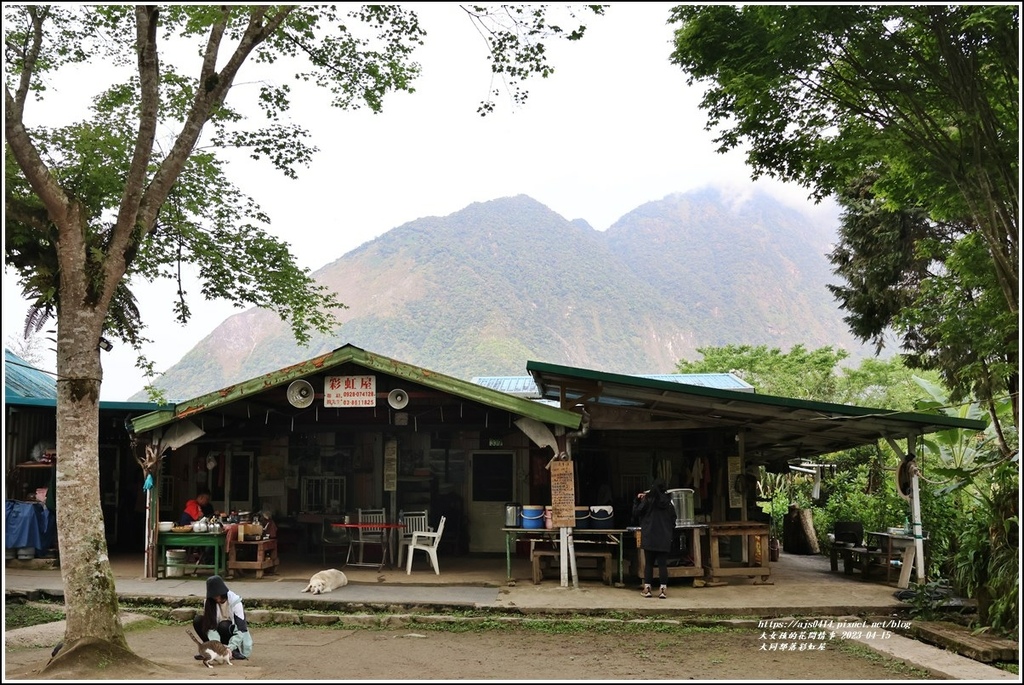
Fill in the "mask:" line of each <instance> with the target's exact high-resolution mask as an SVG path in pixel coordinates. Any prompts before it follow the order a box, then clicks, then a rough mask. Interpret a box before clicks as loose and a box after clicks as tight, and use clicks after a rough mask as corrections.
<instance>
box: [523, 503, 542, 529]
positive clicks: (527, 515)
mask: <svg viewBox="0 0 1024 685" xmlns="http://www.w3.org/2000/svg"><path fill="white" fill-rule="evenodd" d="M543 527H544V507H543V506H542V505H540V504H524V505H523V528H531V529H539V528H543Z"/></svg>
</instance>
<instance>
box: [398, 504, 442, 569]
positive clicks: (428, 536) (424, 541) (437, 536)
mask: <svg viewBox="0 0 1024 685" xmlns="http://www.w3.org/2000/svg"><path fill="white" fill-rule="evenodd" d="M444 521H445V517H444V516H442V517H441V520H440V521H439V522H438V524H437V532H426V531H417V532H415V533H413V534H412V541H411V542H410V543H409V556H408V557H407V558H406V560H405V575H409V574H411V573H412V558H413V556H414V553H415V552H416V550H418V549H421V550H423V551H424V552H426V553H427V557H428V558H429V559H430V565H431V566H433V567H434V574H435V575H441V569H440V568H438V565H437V544H438V543H439V542H440V541H441V534H442V533H444Z"/></svg>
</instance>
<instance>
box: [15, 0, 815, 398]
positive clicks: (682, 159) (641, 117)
mask: <svg viewBox="0 0 1024 685" xmlns="http://www.w3.org/2000/svg"><path fill="white" fill-rule="evenodd" d="M413 4H414V5H415V9H416V10H417V11H418V12H419V14H420V21H421V26H422V27H423V28H424V29H425V30H426V31H427V37H426V39H425V44H424V45H423V46H422V47H421V48H419V49H418V50H417V56H416V60H417V61H418V62H419V63H420V64H421V66H422V75H421V77H420V78H419V79H418V81H417V83H416V84H415V87H416V92H415V93H412V94H407V93H398V94H392V95H391V96H389V97H387V98H386V99H385V101H384V108H383V112H382V113H380V114H376V115H374V114H372V113H371V112H369V111H356V112H343V111H340V110H337V109H334V108H331V107H330V106H329V104H328V101H327V98H326V96H325V95H324V94H322V93H317V92H315V91H312V90H309V91H300V92H298V93H297V100H296V102H297V106H295V107H293V109H292V112H291V119H292V120H293V121H294V122H295V123H299V124H302V125H304V126H306V127H307V128H308V129H309V130H310V131H311V132H312V133H313V137H312V140H313V142H314V144H315V145H316V146H317V147H318V148H319V152H318V153H317V154H316V156H315V159H314V161H313V163H312V165H311V166H310V167H308V168H300V169H299V170H298V178H297V179H289V178H286V177H284V176H283V175H281V174H280V173H279V172H277V171H275V170H273V169H271V168H270V167H269V165H266V164H260V163H257V162H253V161H251V160H248V159H240V160H239V161H238V162H237V163H233V164H232V165H231V168H230V169H229V175H230V177H231V179H232V181H233V182H234V183H235V184H236V185H237V186H238V187H239V188H240V189H242V191H243V192H246V193H247V194H249V195H251V196H252V197H254V198H255V199H256V200H257V202H259V203H260V205H261V206H262V207H263V209H264V210H266V211H267V212H268V213H269V215H270V217H271V221H272V225H271V226H270V229H269V230H270V231H271V232H272V233H274V234H275V235H277V236H279V237H280V238H281V239H282V240H284V241H285V242H287V243H288V244H289V245H290V246H291V249H292V252H293V253H294V254H295V256H296V259H297V261H298V263H299V264H300V265H301V266H303V267H307V268H309V269H310V270H313V271H315V270H317V269H319V268H320V267H323V266H325V265H326V264H328V263H330V262H333V261H334V260H336V259H338V258H339V257H341V256H342V255H344V254H345V253H347V252H349V251H350V250H352V249H354V248H356V247H358V246H360V245H362V244H363V243H365V242H367V241H369V240H372V239H373V238H375V237H377V236H379V235H381V234H383V233H385V232H387V231H388V230H390V229H392V228H395V227H397V226H400V225H402V224H405V223H407V222H410V221H414V220H416V219H419V218H422V217H425V216H446V215H449V214H452V213H454V212H457V211H459V210H461V209H463V208H464V207H466V206H467V205H469V204H472V203H474V202H485V201H488V200H493V199H496V198H502V197H509V196H514V195H520V194H525V195H528V196H530V197H532V198H533V199H535V200H537V201H539V202H541V203H542V204H544V205H546V206H547V207H548V208H550V209H551V210H553V211H554V212H556V213H558V214H560V215H561V216H563V217H564V218H566V219H568V220H573V219H585V220H586V221H587V222H588V223H589V224H590V225H591V226H592V227H594V228H595V229H597V230H604V229H606V228H608V227H609V226H611V225H612V224H613V223H615V221H616V220H617V219H619V218H620V217H621V216H623V215H624V214H626V213H628V212H629V211H631V210H633V209H635V208H636V207H638V206H640V205H642V204H644V203H646V202H650V201H654V200H660V199H662V198H664V197H665V196H667V195H671V194H673V193H683V192H688V191H691V190H695V189H697V188H700V187H704V186H706V185H716V186H720V187H726V188H728V189H729V190H730V191H731V192H734V193H735V194H736V196H737V197H742V196H743V195H745V194H746V193H748V192H749V191H751V190H752V189H753V188H755V187H759V188H761V189H763V190H766V191H768V192H771V193H772V194H773V195H775V196H776V197H778V198H779V199H780V200H783V201H785V202H787V203H789V204H792V205H793V206H796V207H800V208H803V209H806V210H807V211H808V212H809V213H811V214H817V215H818V216H822V217H824V216H827V215H828V214H827V213H826V212H825V211H823V208H821V207H815V206H814V205H813V203H812V202H811V201H809V200H808V199H807V195H808V193H807V191H806V190H805V189H803V188H800V187H797V186H786V185H783V184H780V183H777V182H774V181H766V180H762V181H758V182H757V183H756V184H755V183H754V182H753V181H751V180H750V176H751V175H750V171H749V169H748V168H747V167H746V166H745V164H744V155H743V152H742V151H732V152H730V153H728V154H719V153H717V152H715V147H716V146H715V144H714V142H713V138H714V135H713V133H711V132H708V131H705V130H704V126H705V124H706V116H705V114H704V113H703V112H702V111H701V110H700V108H699V103H700V97H701V90H700V87H699V86H688V85H687V83H686V74H685V73H683V71H682V70H681V69H680V68H678V67H676V66H674V65H672V64H670V62H669V56H670V54H671V50H672V46H671V41H672V35H673V27H672V26H671V25H669V24H668V23H667V22H668V15H669V10H670V8H671V7H672V6H673V5H675V4H678V3H650V2H649V3H644V2H631V3H611V6H610V7H609V8H608V9H607V10H606V13H605V15H604V16H603V17H591V18H589V19H588V28H587V31H586V35H585V37H584V38H583V40H581V41H579V42H576V43H562V42H560V43H557V44H549V54H550V59H551V63H552V64H553V65H554V67H555V71H554V73H553V74H552V75H551V76H550V77H548V78H547V79H535V80H531V81H530V82H528V83H527V84H526V87H527V88H528V90H529V98H528V100H527V102H526V103H525V104H524V105H522V106H518V107H517V106H514V105H513V104H512V103H511V102H510V100H509V98H508V96H507V95H506V96H504V97H499V99H498V100H497V105H498V108H497V111H495V112H494V113H493V114H490V115H488V116H486V117H481V116H480V115H479V114H477V111H476V110H477V106H478V104H479V103H480V101H481V100H483V99H484V98H486V97H487V95H488V93H489V92H490V91H491V90H492V89H493V88H494V87H495V85H494V84H492V82H491V76H490V71H489V65H488V63H487V61H486V59H485V53H484V47H483V42H482V39H481V38H480V37H479V35H477V34H476V32H475V30H474V28H473V27H472V26H471V25H470V23H469V22H468V20H467V19H466V18H465V17H463V16H461V10H459V9H458V7H457V5H454V4H449V3H413ZM164 59H165V60H172V58H170V57H167V56H165V57H164ZM173 61H175V63H176V65H177V66H178V67H179V68H180V69H189V66H188V65H189V64H193V62H192V61H189V62H188V63H186V60H185V58H184V57H182V58H180V59H174V60H173ZM98 69H99V70H102V67H97V66H96V65H92V66H91V67H90V71H89V72H88V78H83V74H82V72H79V73H77V74H72V75H69V77H67V78H66V79H65V80H63V81H56V82H54V83H53V84H51V92H52V93H53V95H52V96H51V97H53V98H54V100H53V102H55V103H56V102H58V101H59V102H60V103H61V104H60V106H58V107H47V108H44V109H37V110H35V111H33V109H32V106H31V105H30V106H29V108H28V112H27V114H26V119H27V120H28V121H30V122H39V123H48V124H51V125H52V124H54V123H56V122H55V121H51V120H49V119H47V117H55V116H67V117H70V118H71V119H72V120H74V119H77V118H79V116H80V115H84V113H85V107H86V105H87V103H88V99H87V98H88V95H89V94H94V93H95V91H93V90H87V89H88V88H89V87H95V86H96V85H97V84H100V83H102V82H103V81H102V79H100V78H98V74H99V73H101V71H97V70H98ZM194 71H195V70H194V69H192V70H190V71H189V73H194ZM257 78H259V79H265V78H268V74H266V73H260V74H258V75H257V74H255V72H252V71H243V72H242V73H241V74H240V75H239V79H238V80H237V81H236V85H235V87H234V90H233V92H232V94H231V95H230V96H229V100H228V102H229V103H230V104H233V105H236V106H238V107H243V102H244V101H245V97H244V96H246V95H251V94H252V92H254V90H253V84H254V82H255V80H256V79H257ZM281 80H283V79H281ZM56 98H60V100H57V99H56ZM133 290H134V291H135V292H136V295H137V297H138V300H139V302H140V304H141V305H142V309H143V311H144V312H145V319H144V320H145V323H146V326H147V328H146V330H145V331H144V333H143V335H144V336H145V337H147V338H149V339H151V340H153V342H152V343H151V344H148V345H146V347H145V348H144V352H145V354H146V356H147V357H148V358H149V359H150V360H151V361H153V362H154V363H155V368H156V369H157V370H158V371H162V370H166V369H168V368H170V367H171V366H173V365H174V364H175V363H177V362H178V361H179V360H180V359H181V358H182V357H183V356H184V355H185V354H186V353H187V352H188V351H189V350H190V349H192V348H193V347H194V346H195V345H196V344H198V343H199V342H200V341H201V340H203V339H204V338H205V337H206V336H208V335H209V334H210V333H211V332H212V331H213V329H214V328H216V326H217V325H219V324H220V323H221V322H222V321H223V320H224V319H225V318H227V317H228V316H230V315H232V314H235V313H238V312H239V311H241V310H239V309H237V308H235V307H234V306H233V305H231V304H230V303H224V302H219V303H209V302H206V301H205V300H201V299H198V286H197V284H196V283H194V282H193V283H192V284H191V287H190V288H189V291H190V292H191V293H192V294H193V295H194V296H195V297H193V298H192V299H190V307H191V309H192V312H193V318H192V320H191V322H190V323H189V324H188V325H187V326H184V327H183V326H181V325H180V324H177V323H175V322H174V321H173V320H172V318H171V315H172V308H171V306H172V302H173V296H174V288H173V286H172V284H170V283H164V284H162V285H159V286H150V285H148V284H134V285H133ZM3 291H4V292H3V302H4V314H3V328H4V340H5V343H9V342H10V341H11V339H12V337H18V336H19V335H20V334H21V331H22V329H23V325H24V320H25V313H26V311H27V306H28V305H27V302H26V301H25V300H23V299H22V298H21V296H20V290H19V289H18V287H17V282H16V279H14V278H13V275H12V273H11V272H9V271H8V270H7V269H6V268H5V270H4V288H3ZM341 299H342V300H343V301H344V294H342V297H341ZM343 343H344V341H343V340H342V341H339V345H341V344H343ZM47 345H48V346H49V343H48V344H47ZM42 356H43V359H42V360H41V361H40V364H39V365H40V367H41V368H43V369H44V370H47V371H55V369H56V363H55V360H54V355H53V354H52V353H51V352H47V351H45V350H44V351H43V355H42ZM135 359H136V357H135V353H134V351H133V350H131V348H129V347H128V346H126V345H120V344H115V347H114V349H112V350H111V351H109V352H105V353H103V357H102V361H103V369H104V380H103V385H102V389H101V395H100V397H101V399H102V400H106V401H123V400H126V399H127V398H128V397H130V396H131V395H133V394H134V393H136V392H138V391H139V390H141V389H142V388H143V386H144V384H145V379H144V377H143V375H142V373H141V372H140V371H139V370H138V369H136V368H135ZM296 361H301V360H296ZM211 390H213V388H211Z"/></svg>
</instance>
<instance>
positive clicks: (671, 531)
mask: <svg viewBox="0 0 1024 685" xmlns="http://www.w3.org/2000/svg"><path fill="white" fill-rule="evenodd" d="M633 516H634V518H635V519H637V520H639V522H640V548H641V549H643V553H644V588H643V590H641V592H640V594H641V595H642V596H644V597H650V596H651V583H652V582H653V580H654V565H655V564H657V565H658V580H659V581H660V582H661V592H660V593H659V594H658V597H660V598H661V599H665V598H666V597H667V596H668V595H667V594H666V590H667V589H668V553H669V551H671V549H672V537H673V535H675V529H676V510H675V507H673V506H672V497H671V496H670V495H669V494H668V493H666V492H665V481H664V480H662V479H661V478H658V479H657V480H655V481H654V483H653V484H652V485H651V489H650V490H648V491H647V492H646V493H644V492H641V493H638V494H637V496H636V502H635V503H634V504H633Z"/></svg>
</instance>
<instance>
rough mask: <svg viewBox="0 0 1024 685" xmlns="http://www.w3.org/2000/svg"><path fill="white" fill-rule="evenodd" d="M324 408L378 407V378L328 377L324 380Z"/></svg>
mask: <svg viewBox="0 0 1024 685" xmlns="http://www.w3.org/2000/svg"><path fill="white" fill-rule="evenodd" d="M324 406H325V407H375V406H377V377H376V376H327V377H326V378H324Z"/></svg>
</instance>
